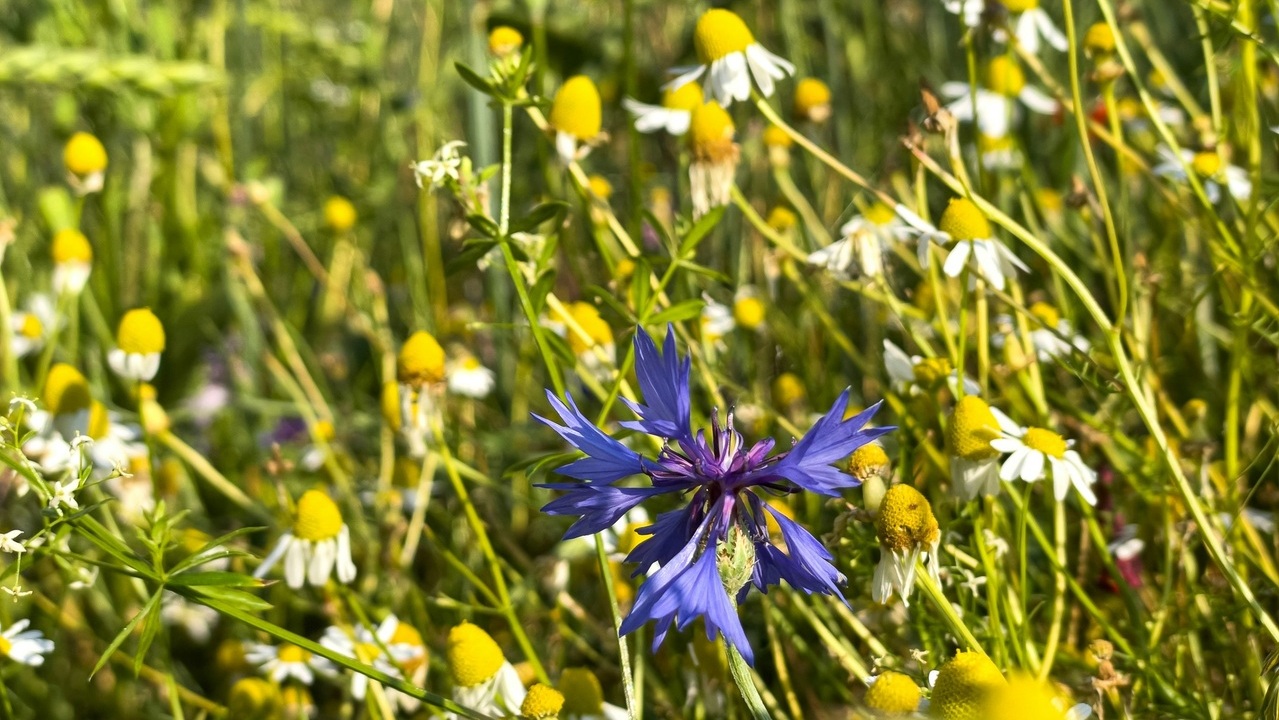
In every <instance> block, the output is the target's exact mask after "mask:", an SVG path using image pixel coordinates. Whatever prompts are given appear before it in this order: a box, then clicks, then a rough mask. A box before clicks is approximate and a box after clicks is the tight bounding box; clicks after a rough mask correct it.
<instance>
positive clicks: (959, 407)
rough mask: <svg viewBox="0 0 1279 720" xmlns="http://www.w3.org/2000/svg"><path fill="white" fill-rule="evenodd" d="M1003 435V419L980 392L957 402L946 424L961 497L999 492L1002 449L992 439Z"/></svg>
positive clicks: (954, 489) (955, 489) (956, 487)
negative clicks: (1000, 423) (1001, 432)
mask: <svg viewBox="0 0 1279 720" xmlns="http://www.w3.org/2000/svg"><path fill="white" fill-rule="evenodd" d="M998 437H1000V427H999V420H998V419H997V418H996V417H995V414H994V412H993V411H992V410H991V407H990V406H989V405H987V404H986V401H984V400H982V399H981V398H980V397H978V396H976V395H972V394H969V395H965V396H963V397H962V398H960V399H959V401H958V402H956V403H955V408H954V410H952V411H951V414H950V423H949V424H948V425H947V426H946V439H947V440H948V441H949V445H950V448H949V449H950V484H951V492H953V493H954V494H955V495H956V496H957V497H959V498H960V499H961V500H972V499H974V498H976V497H978V496H981V495H987V496H994V495H998V494H999V462H998V461H999V451H998V450H996V449H995V448H993V447H991V444H990V443H991V441H992V440H995V439H996V438H998Z"/></svg>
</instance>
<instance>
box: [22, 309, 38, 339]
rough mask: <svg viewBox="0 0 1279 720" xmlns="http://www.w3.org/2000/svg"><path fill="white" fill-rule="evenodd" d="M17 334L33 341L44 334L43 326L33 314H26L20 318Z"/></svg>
mask: <svg viewBox="0 0 1279 720" xmlns="http://www.w3.org/2000/svg"><path fill="white" fill-rule="evenodd" d="M18 334H19V335H21V336H23V337H25V338H28V339H30V340H35V339H36V338H38V337H40V336H41V335H42V334H44V324H43V323H41V322H40V318H38V317H36V316H35V315H34V314H32V313H27V314H26V315H24V316H23V317H22V325H20V326H19V327H18Z"/></svg>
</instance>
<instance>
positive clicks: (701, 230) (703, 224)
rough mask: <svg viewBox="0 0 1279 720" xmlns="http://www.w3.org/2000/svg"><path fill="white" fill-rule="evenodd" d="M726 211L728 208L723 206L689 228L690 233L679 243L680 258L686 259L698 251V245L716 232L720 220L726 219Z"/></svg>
mask: <svg viewBox="0 0 1279 720" xmlns="http://www.w3.org/2000/svg"><path fill="white" fill-rule="evenodd" d="M725 209H726V207H725V206H723V205H721V206H719V207H717V208H715V209H714V210H711V211H710V212H708V213H706V214H705V215H703V216H702V217H701V219H699V220H698V221H697V222H696V223H694V224H693V227H691V228H689V230H688V233H686V234H685V235H684V238H683V239H682V240H680V242H679V256H680V257H685V256H687V255H688V254H689V253H691V252H693V251H694V250H696V249H697V245H698V243H700V242H701V241H702V238H704V237H706V235H707V234H709V233H710V231H711V230H714V229H715V226H716V225H718V224H719V221H720V218H722V217H724V210H725Z"/></svg>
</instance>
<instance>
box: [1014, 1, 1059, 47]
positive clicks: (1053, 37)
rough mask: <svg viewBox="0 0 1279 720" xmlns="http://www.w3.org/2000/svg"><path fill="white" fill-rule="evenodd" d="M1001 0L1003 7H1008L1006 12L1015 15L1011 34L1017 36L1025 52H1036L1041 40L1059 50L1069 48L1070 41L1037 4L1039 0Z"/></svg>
mask: <svg viewBox="0 0 1279 720" xmlns="http://www.w3.org/2000/svg"><path fill="white" fill-rule="evenodd" d="M1002 1H1003V3H1004V7H1006V8H1008V12H1010V13H1012V14H1013V15H1014V16H1015V17H1016V20H1014V21H1013V35H1015V36H1016V37H1017V42H1018V43H1019V44H1020V45H1021V46H1022V48H1023V49H1024V50H1025V51H1026V52H1028V53H1031V54H1032V55H1034V54H1038V52H1039V43H1040V42H1041V41H1043V42H1046V43H1048V44H1049V45H1051V46H1052V47H1053V49H1055V50H1059V51H1061V52H1065V51H1066V50H1067V49H1069V48H1070V42H1069V41H1068V40H1067V39H1066V35H1065V33H1063V32H1062V31H1061V30H1060V29H1059V28H1058V27H1057V25H1056V24H1055V23H1054V22H1053V19H1052V18H1051V17H1050V16H1049V15H1048V13H1047V12H1045V11H1044V9H1043V8H1042V7H1040V6H1039V0H1002Z"/></svg>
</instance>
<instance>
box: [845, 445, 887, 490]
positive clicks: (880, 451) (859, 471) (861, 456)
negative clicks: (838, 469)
mask: <svg viewBox="0 0 1279 720" xmlns="http://www.w3.org/2000/svg"><path fill="white" fill-rule="evenodd" d="M889 465H890V461H889V459H888V453H887V452H885V451H884V447H883V446H882V445H880V444H879V443H873V442H872V443H866V444H865V445H862V446H861V447H859V448H857V449H856V450H854V451H853V454H852V455H851V456H850V457H849V458H848V474H849V475H852V476H853V477H855V478H857V479H858V480H862V481H865V480H866V479H867V478H870V477H871V476H874V475H884V474H885V473H886V472H887V471H888V467H889Z"/></svg>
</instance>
